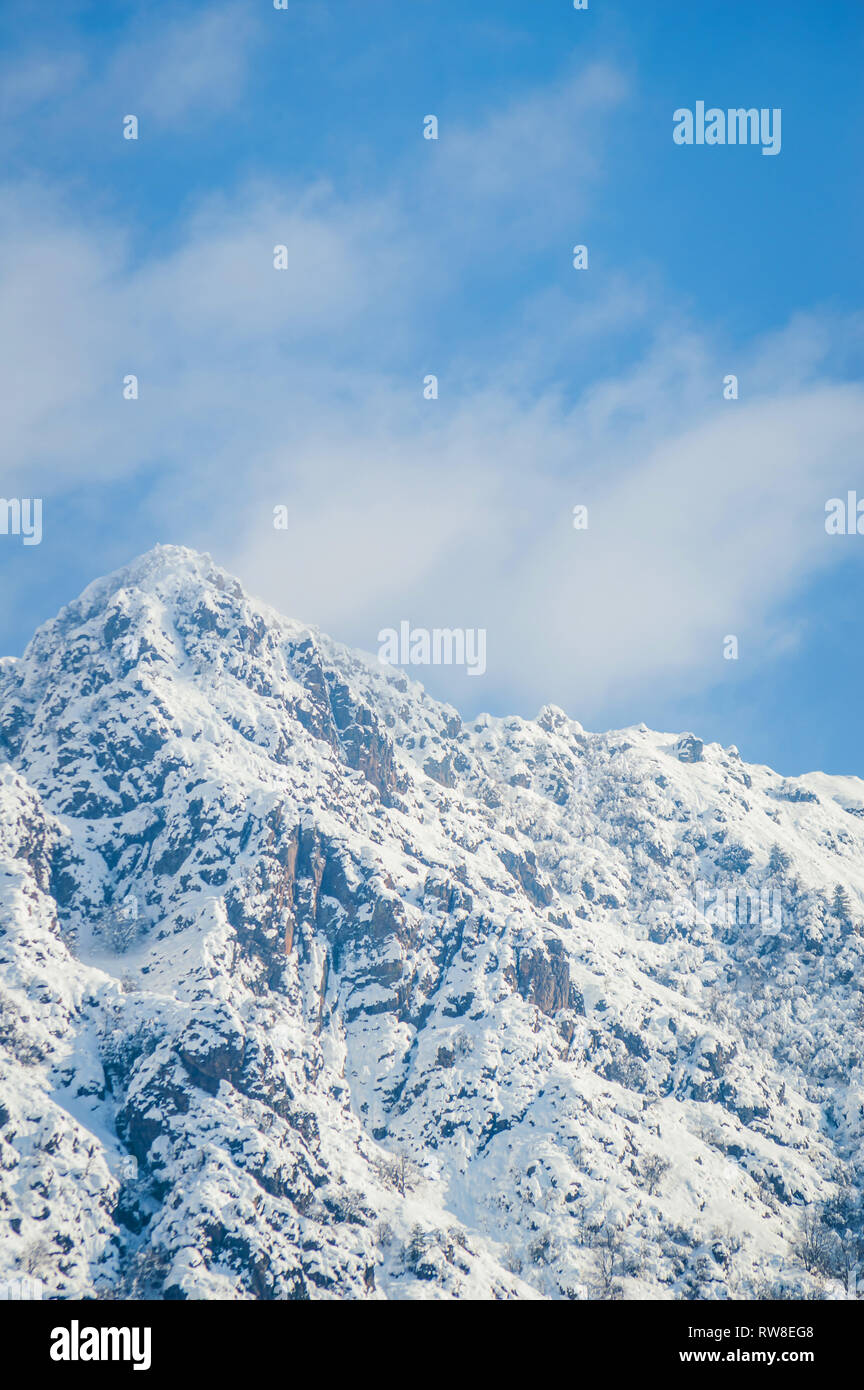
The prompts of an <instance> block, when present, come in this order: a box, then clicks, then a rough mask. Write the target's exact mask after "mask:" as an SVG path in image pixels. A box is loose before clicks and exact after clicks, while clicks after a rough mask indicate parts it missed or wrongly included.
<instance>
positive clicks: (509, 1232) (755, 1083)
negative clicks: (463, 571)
mask: <svg viewBox="0 0 864 1390" xmlns="http://www.w3.org/2000/svg"><path fill="white" fill-rule="evenodd" d="M862 851H864V783H862V782H859V781H858V780H857V779H855V778H831V777H826V776H821V775H814V776H812V777H810V778H807V777H805V778H800V779H797V780H794V781H787V780H784V779H783V778H782V777H780V776H778V775H777V774H775V773H774V772H772V771H770V770H769V769H768V768H764V767H750V766H747V765H745V764H744V763H743V762H742V761H741V759H740V757H739V756H738V753H737V751H736V750H735V749H734V748H727V749H724V748H721V747H719V746H717V745H711V744H709V745H706V746H704V747H703V745H702V744H701V743H700V741H699V740H698V739H696V738H694V737H693V736H688V735H685V736H681V737H678V736H674V735H664V734H657V733H652V732H651V731H650V730H648V729H647V728H645V727H644V726H639V727H638V728H632V729H627V730H624V731H622V732H619V733H613V734H589V733H586V732H585V731H584V730H583V729H582V727H581V726H580V725H579V724H578V723H576V722H575V721H574V720H571V719H569V718H567V717H566V716H565V715H564V714H563V713H562V711H561V710H559V709H556V708H553V707H547V708H545V709H543V710H542V711H541V712H540V714H539V715H538V717H537V718H536V719H534V720H525V719H521V718H512V719H493V718H490V717H487V716H482V717H480V718H479V719H477V720H476V721H474V722H472V723H469V724H465V723H463V722H462V720H461V719H460V717H459V715H458V714H457V713H456V711H455V710H454V709H452V708H449V707H447V706H444V705H441V704H439V703H437V702H436V701H434V700H432V699H430V698H429V697H428V696H427V695H426V694H425V692H424V691H423V689H422V687H421V686H420V685H418V684H416V683H413V682H411V681H409V680H407V679H406V678H405V676H404V675H403V674H402V673H401V672H400V671H393V670H391V671H388V670H387V669H386V668H383V667H381V666H379V664H378V662H377V660H375V659H374V658H372V657H367V656H363V655H361V654H359V653H356V652H351V651H348V650H346V649H345V648H343V647H341V646H339V645H337V644H336V643H334V642H332V641H330V640H329V639H328V638H326V637H324V636H323V635H320V634H318V633H317V632H314V631H312V630H310V629H308V628H305V627H303V626H301V625H299V624H298V623H295V622H291V621H288V620H286V619H283V618H281V617H280V616H279V615H278V614H276V613H275V612H273V611H272V610H270V609H268V608H267V607H266V606H264V605H262V604H260V603H257V602H254V601H253V600H251V599H250V598H248V597H247V596H246V594H245V593H244V592H243V590H242V589H241V587H240V585H239V584H238V583H237V582H236V581H234V580H233V579H231V578H230V577H229V576H228V575H226V574H224V573H223V572H222V571H220V570H219V569H218V568H217V567H216V566H215V565H214V564H213V563H212V562H211V561H210V560H209V558H207V557H204V556H200V555H197V554H195V553H193V552H190V551H187V550H183V549H178V548H174V547H164V548H159V549H157V550H156V551H154V552H152V553H151V554H148V555H146V556H144V557H143V558H142V559H141V560H139V561H137V562H136V563H135V564H133V565H131V566H130V567H129V568H127V569H125V570H122V571H120V572H118V573H117V574H114V575H112V576H110V577H109V578H106V579H103V580H100V581H98V582H97V583H95V584H93V585H91V586H90V587H89V588H88V589H87V590H86V591H85V593H84V594H83V595H82V596H81V597H80V598H79V599H78V600H77V601H76V602H74V603H72V604H70V605H69V606H68V607H67V608H64V609H63V610H62V612H61V613H60V614H59V615H58V617H57V618H56V619H54V620H53V621H52V622H49V623H47V624H46V625H45V626H44V627H43V628H41V629H40V630H39V632H37V634H36V636H35V637H34V639H33V641H32V643H31V644H30V646H29V648H28V650H27V652H26V653H25V655H24V656H23V657H22V658H21V659H20V660H19V659H11V658H10V659H5V660H4V661H3V662H2V663H0V1020H2V1021H0V1279H3V1278H6V1279H9V1278H14V1277H17V1276H18V1275H20V1274H21V1273H24V1272H27V1273H29V1274H30V1275H31V1276H33V1277H36V1278H39V1279H41V1280H42V1281H43V1282H44V1284H45V1287H46V1293H47V1294H48V1295H50V1296H59V1297H76V1296H77V1297H80V1296H87V1297H93V1296H96V1297H108V1298H117V1297H158V1298H162V1297H164V1298H205V1299H218V1298H232V1299H233V1298H259V1299H270V1298H277V1299H278V1298H379V1299H380V1298H399V1299H420V1298H439V1299H447V1298H481V1299H485V1298H507V1297H511V1298H525V1299H535V1298H539V1299H549V1298H551V1299H557V1298H605V1297H624V1298H652V1299H666V1298H687V1299H696V1298H700V1299H701V1298H730V1297H731V1298H746V1297H753V1296H761V1297H765V1296H786V1297H813V1296H814V1295H816V1296H818V1295H819V1294H820V1293H823V1294H827V1295H828V1296H829V1297H842V1296H845V1293H846V1280H847V1275H848V1272H849V1270H850V1268H851V1267H852V1266H854V1264H855V1263H856V1261H857V1259H858V1258H859V1256H860V1255H864V1235H862V1231H864V1224H862V1176H864V1148H862V1114H864V1111H862V1107H864V1074H862V1060H861V1045H862V1022H864V1014H862V1006H861V1000H862V994H861V989H862V987H864V970H862V964H864V936H862V934H861V929H860V926H859V920H860V919H861V918H862V917H864V854H862ZM838 885H839V889H838ZM862 1285H864V1279H862Z"/></svg>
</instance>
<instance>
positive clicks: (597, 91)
mask: <svg viewBox="0 0 864 1390" xmlns="http://www.w3.org/2000/svg"><path fill="white" fill-rule="evenodd" d="M0 50H2V52H3V53H4V55H5V56H4V59H3V62H2V71H0V132H2V135H0V138H2V146H3V148H2V156H3V168H4V171H5V172H4V177H3V187H2V202H0V309H2V319H0V351H2V372H0V379H2V381H3V383H4V395H5V397H6V401H5V403H4V417H5V418H6V419H7V421H8V426H7V432H6V446H7V447H6V468H5V474H6V476H5V480H4V484H3V488H2V491H3V493H4V495H6V496H32V495H38V496H41V497H43V498H44V499H45V522H44V539H43V542H42V544H41V545H40V546H38V547H23V546H22V545H21V544H20V542H19V541H18V539H17V538H14V537H0V583H2V586H3V592H4V595H5V598H6V602H5V603H4V604H3V610H2V618H0V625H2V634H0V649H2V650H3V651H8V652H12V653H15V652H19V651H20V650H21V649H22V647H23V645H24V644H25V643H26V641H27V639H28V637H29V635H30V634H31V633H32V630H33V628H34V626H35V625H36V624H37V623H38V622H40V621H42V620H43V619H44V618H46V617H48V616H49V615H51V614H52V613H53V612H54V611H56V609H57V608H58V607H59V606H60V604H62V603H63V602H64V601H67V600H68V599H69V598H71V597H72V596H74V595H75V594H76V593H77V592H78V591H79V590H80V589H81V588H82V587H83V585H84V584H85V583H87V582H89V580H90V579H92V578H94V577H95V576H96V575H97V574H100V573H103V572H105V571H106V570H109V569H112V568H115V567H116V566H118V565H121V564H123V563H125V562H126V561H128V560H129V559H130V558H132V556H134V555H135V554H138V553H140V552H141V551H143V550H145V549H148V548H149V547H150V546H151V545H153V544H155V543H156V542H157V541H174V542H178V543H182V544H188V545H192V546H195V547H196V548H199V549H207V550H209V551H210V552H211V553H212V554H213V555H214V557H215V558H216V559H217V560H218V561H219V562H220V563H222V564H224V565H225V566H226V567H227V568H229V569H232V570H234V571H235V572H236V573H238V574H239V576H240V577H241V579H242V580H243V581H244V583H246V585H247V587H249V588H250V589H252V590H253V591H254V592H257V593H259V594H261V595H262V596H263V597H265V598H267V599H268V600H269V601H271V602H272V603H273V604H274V605H275V606H277V607H279V608H281V609H282V610H283V611H285V612H288V613H290V614H292V616H296V617H299V618H302V619H304V620H306V621H310V622H317V623H320V624H321V626H323V627H325V628H326V629H327V630H328V631H329V632H331V634H332V635H333V636H335V637H338V638H341V639H342V640H345V641H348V642H350V643H352V644H356V645H359V646H363V647H365V648H366V649H367V650H374V649H375V644H376V636H377V632H378V630H379V629H380V628H382V627H385V626H390V625H396V624H398V622H399V620H400V619H402V618H408V619H410V620H411V621H413V622H415V623H417V624H425V625H427V626H435V625H440V626H458V625H462V626H483V627H485V628H487V630H488V634H489V635H488V651H489V657H488V666H489V669H488V673H487V675H486V676H485V677H484V678H483V679H482V680H479V679H478V680H472V679H470V678H466V677H461V678H459V677H457V676H456V675H455V674H454V673H452V672H448V671H445V670H440V669H430V670H429V671H428V672H426V673H425V676H424V683H425V684H426V685H427V686H428V688H429V689H430V690H431V691H432V692H433V693H435V694H439V695H441V696H443V697H445V698H450V699H452V700H453V701H454V702H455V703H456V704H458V705H459V707H460V708H461V709H462V710H463V711H464V712H465V713H466V714H474V713H476V712H477V711H478V710H480V709H488V710H491V711H492V712H494V713H504V712H510V711H514V710H516V711H518V712H520V713H523V714H526V715H532V714H534V713H535V712H536V710H537V709H538V708H539V706H540V705H541V704H543V703H544V702H545V701H547V700H553V701H554V702H556V703H558V704H561V705H563V706H564V707H565V708H566V709H567V710H568V712H569V713H571V714H572V715H573V716H574V717H576V718H580V719H582V720H583V722H584V723H585V724H586V726H587V727H591V728H601V727H608V726H613V725H619V724H623V723H633V722H637V721H639V720H642V719H644V720H645V721H646V722H647V723H649V724H651V725H653V726H655V727H660V728H665V729H670V730H674V729H679V728H685V727H686V728H693V729H694V730H695V731H696V732H698V733H700V734H701V735H702V736H703V737H705V738H708V739H719V740H720V741H721V742H723V743H729V742H734V743H736V744H737V745H738V746H739V747H740V749H741V752H742V754H743V755H744V756H745V757H746V758H748V759H750V760H751V761H758V762H767V763H770V764H771V765H773V766H775V767H777V768H778V769H780V770H781V771H783V772H786V773H790V774H791V773H795V772H801V771H806V770H810V769H812V768H816V767H820V768H823V769H825V770H827V771H833V772H856V773H859V774H862V775H864V755H862V754H861V752H860V750H859V745H858V741H857V740H856V739H855V737H854V734H855V730H856V716H857V710H858V704H859V701H858V689H859V686H860V682H861V677H862V665H864V662H862V654H861V653H862V643H861V641H860V638H859V629H860V619H859V614H860V612H861V599H862V596H864V593H862V591H864V567H862V558H861V556H862V550H861V549H859V547H864V538H862V537H857V536H846V537H828V536H826V535H825V531H824V505H825V502H826V500H827V499H828V498H829V497H833V496H843V495H845V493H846V492H847V490H848V489H855V488H857V489H858V490H859V491H860V493H861V495H862V496H864V467H862V436H864V392H862V389H861V385H860V381H861V360H862V322H864V320H862V316H861V310H862V301H864V286H862V261H861V256H860V247H861V245H862V241H864V238H862V217H861V192H860V182H861V179H860V171H861V157H860V150H861V147H862V138H864V128H862V125H864V123H862V115H861V109H862V108H861V102H860V96H859V87H860V72H861V66H862V57H864V11H862V9H861V6H860V4H859V3H852V2H851V0H850V3H841V2H840V0H835V2H833V3H832V0H827V3H821V4H818V5H817V4H807V3H801V0H799V2H798V3H780V0H776V3H775V0H766V3H761V4H759V5H758V6H755V5H753V4H752V3H746V2H741V0H735V2H734V3H726V4H722V5H716V6H710V7H709V6H699V7H694V9H693V11H692V12H690V11H688V10H687V9H686V8H685V7H681V6H678V5H673V4H671V3H667V0H658V3H653V4H650V5H648V4H644V3H637V0H626V3H614V0H589V9H588V11H587V12H574V11H573V9H572V6H571V5H570V4H569V3H568V0H531V2H530V3H529V2H528V0H525V3H516V0H500V2H499V3H492V0H472V4H471V5H465V4H463V3H455V0H430V3H425V0H412V3H411V4H410V5H407V6H406V5H405V4H404V3H401V4H396V3H390V0H374V3H370V4H368V5H363V6H361V5H357V4H356V3H353V2H352V0H335V3H327V0H296V3H294V4H292V5H291V6H290V8H289V9H288V10H287V11H284V12H283V11H275V10H274V9H273V8H272V3H270V0H267V3H265V0H254V2H253V0H243V2H242V3H226V4H209V5H197V4H194V3H188V4H184V5H183V6H182V7H178V6H176V5H173V6H172V5H168V4H166V5H162V4H159V3H151V4H148V5H147V6H146V7H144V8H143V9H142V7H140V6H138V5H133V4H119V3H118V4H112V3H105V0H99V3H93V4H74V3H71V4H65V5H63V6H62V7H59V8H58V10H57V11H56V13H55V12H53V11H52V16H51V23H50V28H48V29H46V25H45V17H44V14H42V13H41V12H40V11H39V10H38V8H36V7H33V6H32V5H30V4H18V5H16V4H15V3H11V4H8V3H7V5H6V6H5V7H4V9H3V11H2V16H0ZM698 100H704V101H705V102H706V103H707V104H708V105H709V106H711V105H716V106H718V107H721V108H726V107H737V106H748V107H749V106H755V107H759V108H761V107H769V108H775V107H779V108H781V109H782V113H783V117H782V120H783V124H782V135H783V143H782V150H781V152H780V154H779V155H778V156H776V157H774V158H767V157H764V156H762V155H761V153H760V151H759V150H758V149H756V148H732V147H725V148H723V147H719V148H706V147H702V148H699V147H691V148H686V147H685V148H682V147H679V146H677V145H675V144H674V143H673V141H672V113H673V111H674V110H675V109H676V108H678V107H682V106H688V107H693V106H694V105H695V103H696V102H697V101H698ZM130 112H131V113H135V114H137V115H138V116H139V120H140V138H139V140H138V141H136V142H132V141H124V140H123V139H122V131H121V123H122V118H123V116H124V115H126V114H127V113H130ZM428 113H434V114H436V115H437V116H438V119H439V122H440V138H439V140H438V141H437V142H431V141H424V140H423V139H422V122H423V118H424V116H425V115H426V114H428ZM277 243H284V244H287V245H288V246H289V249H290V255H291V269H290V270H289V272H287V273H284V274H281V275H280V274H278V273H277V272H275V271H274V270H273V268H272V248H273V246H274V244H277ZM575 243H585V244H587V245H588V247H589V255H590V262H589V270H588V271H587V272H576V271H574V270H573V268H572V265H571V247H572V246H573V245H574V244H575ZM127 372H135V373H136V374H137V375H138V376H139V379H140V383H141V384H140V392H141V394H140V398H139V400H137V401H134V402H129V401H124V400H123V399H122V395H121V382H122V378H123V376H124V375H125V374H126V373H127ZM429 372H434V373H436V374H437V375H438V376H439V380H440V397H439V399H438V400H437V401H435V402H427V401H424V400H423V398H422V391H421V387H422V380H423V377H424V375H425V374H426V373H429ZM730 372H732V373H735V374H736V375H738V377H739V381H740V398H739V400H737V401H735V402H727V401H724V400H723V399H722V381H723V377H724V376H725V375H726V374H727V373H730ZM580 502H585V503H586V504H587V505H588V506H589V515H590V522H589V529H588V531H587V532H584V533H579V532H575V531H573V529H572V526H571V522H570V516H571V512H572V506H573V505H574V504H576V503H580ZM276 504H284V505H285V506H287V508H288V510H289V513H290V518H291V521H290V526H289V529H288V530H287V531H283V532H275V531H274V530H273V527H272V511H273V507H274V506H275V505H276ZM730 633H732V634H736V635H737V636H738V638H739V642H740V657H739V660H738V661H737V662H731V661H724V660H723V659H722V654H721V653H722V643H723V638H724V636H726V635H727V634H730Z"/></svg>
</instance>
